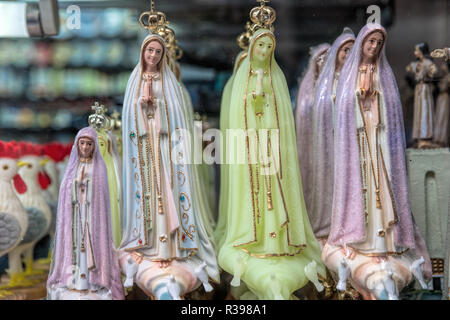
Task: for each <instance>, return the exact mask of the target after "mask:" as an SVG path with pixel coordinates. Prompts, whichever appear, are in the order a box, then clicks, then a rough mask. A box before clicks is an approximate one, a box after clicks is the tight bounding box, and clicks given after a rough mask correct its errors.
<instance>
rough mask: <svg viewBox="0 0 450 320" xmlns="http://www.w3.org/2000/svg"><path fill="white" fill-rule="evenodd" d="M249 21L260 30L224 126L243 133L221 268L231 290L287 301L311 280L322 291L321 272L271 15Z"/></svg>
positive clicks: (255, 14)
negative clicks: (243, 287)
mask: <svg viewBox="0 0 450 320" xmlns="http://www.w3.org/2000/svg"><path fill="white" fill-rule="evenodd" d="M250 16H251V19H252V21H253V22H254V23H255V24H256V25H257V26H259V29H258V30H257V31H256V32H255V33H254V34H253V35H252V37H251V39H250V44H249V49H248V55H247V57H246V58H245V59H244V60H243V61H242V63H241V65H240V67H239V69H238V70H237V72H236V75H235V77H234V79H233V87H232V90H231V101H230V104H229V112H228V120H227V122H228V124H227V125H228V127H229V129H230V130H229V132H233V133H237V134H239V133H241V134H242V139H237V140H238V141H237V143H235V144H228V145H227V150H234V151H236V150H237V156H238V158H239V159H242V160H244V161H240V160H239V159H231V161H234V162H230V164H229V165H228V168H227V171H228V184H229V186H232V188H230V189H229V190H228V192H227V197H228V199H224V200H225V201H226V209H227V212H226V216H227V223H226V230H225V233H224V235H223V237H224V239H223V244H222V246H221V247H220V249H219V256H218V257H219V265H220V267H221V268H222V269H224V270H225V271H226V272H228V273H230V274H231V275H233V279H232V281H231V285H232V286H239V285H240V283H241V280H242V282H244V283H245V284H246V286H247V287H248V288H249V289H250V290H251V292H252V293H253V294H254V295H255V296H256V297H257V298H259V299H290V298H292V294H293V292H294V291H295V290H297V289H300V288H302V287H303V286H304V285H306V284H307V283H308V281H312V282H313V283H314V285H315V286H316V288H317V289H318V290H319V291H320V290H322V289H323V288H322V285H321V284H320V283H319V282H318V274H320V275H321V276H322V277H325V268H324V265H323V263H322V262H321V259H320V246H319V244H318V242H317V240H316V239H315V237H314V233H313V231H312V229H311V225H310V223H309V220H308V216H307V213H306V209H305V204H304V200H303V193H302V187H301V180H300V170H299V166H298V161H297V156H296V155H297V152H296V144H295V129H294V119H293V115H292V107H291V102H290V98H289V92H288V87H287V84H286V80H285V77H284V75H283V72H282V71H281V69H280V67H279V66H278V64H277V63H276V61H275V57H274V49H275V44H276V42H275V36H274V34H273V32H272V31H270V30H269V29H268V28H271V24H272V23H273V21H274V20H275V12H274V10H273V9H272V8H270V7H266V6H264V4H262V5H261V6H260V7H256V8H254V9H253V10H252V12H251V15H250ZM266 17H267V19H268V20H266ZM238 137H239V136H238ZM232 140H233V139H232Z"/></svg>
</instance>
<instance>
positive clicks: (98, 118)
mask: <svg viewBox="0 0 450 320" xmlns="http://www.w3.org/2000/svg"><path fill="white" fill-rule="evenodd" d="M91 108H92V110H94V114H91V115H90V116H89V118H88V123H89V125H90V126H91V127H93V128H94V129H95V130H97V131H99V130H101V129H106V130H109V128H110V120H109V118H108V116H107V115H106V111H108V109H106V108H105V106H104V105H102V104H99V103H98V102H97V101H95V103H94V105H93V106H91Z"/></svg>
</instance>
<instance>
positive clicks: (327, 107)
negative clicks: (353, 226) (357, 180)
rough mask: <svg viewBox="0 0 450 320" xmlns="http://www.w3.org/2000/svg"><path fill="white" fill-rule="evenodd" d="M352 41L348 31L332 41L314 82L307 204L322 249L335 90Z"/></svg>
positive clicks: (330, 187)
mask: <svg viewBox="0 0 450 320" xmlns="http://www.w3.org/2000/svg"><path fill="white" fill-rule="evenodd" d="M354 42H355V35H354V34H353V32H352V31H351V30H350V29H348V28H347V29H345V30H344V32H343V33H342V34H341V35H340V36H339V37H338V38H337V39H336V40H335V41H334V43H333V45H332V46H331V48H330V49H329V53H328V58H327V61H326V63H325V64H324V66H323V68H322V72H321V73H320V76H319V78H318V79H317V85H316V89H315V98H314V104H313V107H312V110H314V111H313V118H312V121H313V124H312V134H313V136H312V141H311V143H310V144H311V145H312V146H310V147H309V149H310V150H311V153H312V154H313V155H314V161H313V163H312V167H311V169H312V181H310V182H311V183H312V185H311V186H310V189H311V195H310V196H311V198H310V201H311V202H310V206H309V210H308V215H309V219H310V221H311V226H312V229H313V231H314V234H315V235H316V237H317V239H318V240H319V243H320V244H321V246H322V247H323V245H324V244H325V242H326V239H327V237H328V234H329V233H330V224H331V209H332V204H333V185H334V181H333V169H334V158H333V150H334V148H333V147H334V145H333V139H334V122H335V120H334V119H335V116H336V113H338V112H339V111H338V110H336V108H335V99H336V88H337V84H338V79H339V75H340V73H341V70H342V67H343V66H344V62H345V59H346V58H347V55H348V54H349V52H350V50H351V48H352V46H353V43H354Z"/></svg>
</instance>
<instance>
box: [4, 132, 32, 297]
mask: <svg viewBox="0 0 450 320" xmlns="http://www.w3.org/2000/svg"><path fill="white" fill-rule="evenodd" d="M17 151H18V148H17V147H15V146H14V145H13V144H11V143H6V142H3V141H0V257H1V256H4V255H6V254H8V255H9V269H8V270H7V271H8V273H9V275H10V277H11V279H10V284H11V283H12V284H14V283H17V282H21V281H19V280H20V279H19V278H20V275H19V273H20V271H21V266H20V260H18V259H14V258H13V257H17V258H18V257H19V256H20V252H18V250H17V246H18V245H19V244H20V242H21V241H22V239H23V237H24V236H25V232H26V231H27V229H28V215H27V212H26V211H25V208H24V207H23V206H22V203H21V202H20V200H19V198H18V197H17V196H16V194H15V192H14V189H13V181H14V184H15V185H22V186H23V185H24V182H23V181H22V180H21V178H20V176H19V175H18V174H17V171H18V169H19V166H20V165H23V163H20V162H19V163H17V158H18V152H17ZM17 263H18V265H17ZM6 287H9V285H7V286H6ZM3 293H4V294H7V292H3ZM1 296H2V292H1V291H0V297H1Z"/></svg>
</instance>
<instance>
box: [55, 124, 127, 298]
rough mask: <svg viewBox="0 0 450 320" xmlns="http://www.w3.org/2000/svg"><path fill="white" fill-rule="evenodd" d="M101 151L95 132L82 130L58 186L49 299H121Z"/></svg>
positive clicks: (119, 277)
mask: <svg viewBox="0 0 450 320" xmlns="http://www.w3.org/2000/svg"><path fill="white" fill-rule="evenodd" d="M100 152H101V151H100V148H99V146H98V143H97V133H96V132H95V130H94V129H93V128H91V127H87V128H83V129H82V130H80V131H79V132H78V134H77V136H76V138H75V142H74V145H73V147H72V152H71V154H70V158H69V161H68V165H67V169H66V170H65V173H64V178H63V180H62V183H61V188H60V190H59V202H58V213H57V221H56V234H55V242H54V245H53V248H52V249H53V250H52V252H53V253H52V264H51V268H50V274H49V276H48V280H47V298H48V299H49V300H111V299H114V300H120V299H124V290H123V286H122V282H121V275H120V270H119V264H118V258H117V254H116V252H115V250H114V243H113V237H112V231H111V217H110V201H109V192H108V181H107V171H106V166H105V163H104V161H103V159H102V156H101V154H100Z"/></svg>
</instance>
